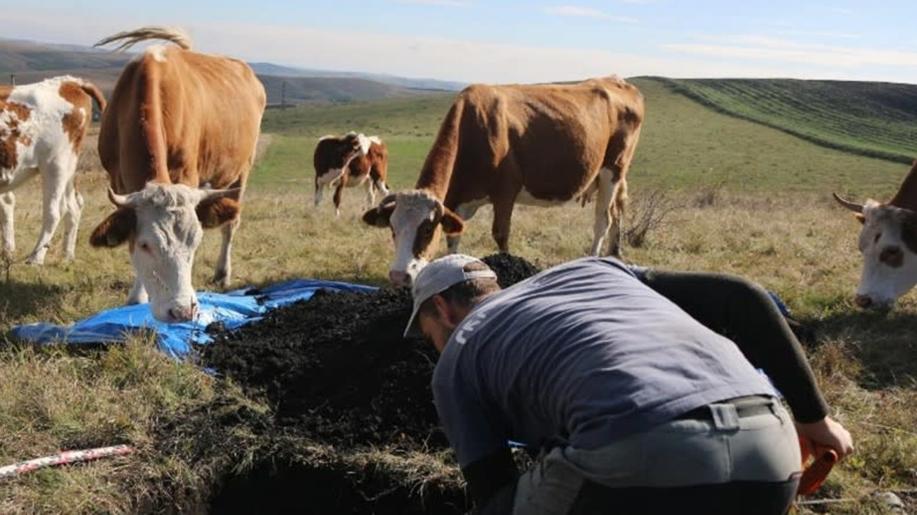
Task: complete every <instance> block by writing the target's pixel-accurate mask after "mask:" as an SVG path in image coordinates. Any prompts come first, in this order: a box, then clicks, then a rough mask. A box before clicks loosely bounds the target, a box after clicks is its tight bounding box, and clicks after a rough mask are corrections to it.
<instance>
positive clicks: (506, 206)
mask: <svg viewBox="0 0 917 515" xmlns="http://www.w3.org/2000/svg"><path fill="white" fill-rule="evenodd" d="M514 200H515V195H513V197H512V200H498V201H495V202H494V223H493V226H492V227H491V229H490V234H491V235H492V236H493V238H494V241H495V242H497V248H498V249H500V252H509V229H510V224H511V222H512V219H513V203H514Z"/></svg>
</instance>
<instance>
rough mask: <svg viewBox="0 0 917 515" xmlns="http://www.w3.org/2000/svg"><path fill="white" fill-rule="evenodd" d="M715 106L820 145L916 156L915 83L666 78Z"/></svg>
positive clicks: (879, 154) (895, 157) (891, 155)
mask: <svg viewBox="0 0 917 515" xmlns="http://www.w3.org/2000/svg"><path fill="white" fill-rule="evenodd" d="M668 82H669V83H670V84H671V85H672V86H673V87H674V88H676V89H677V90H678V91H680V92H681V93H683V94H685V95H687V96H689V97H691V98H693V99H695V100H697V101H698V102H700V103H702V104H704V105H707V106H709V107H711V108H714V109H716V110H719V111H721V112H724V113H728V114H731V115H734V116H739V117H741V118H745V119H748V120H752V121H756V122H759V123H763V124H766V125H768V126H771V127H774V128H777V129H780V130H782V131H785V132H789V133H790V134H794V135H796V136H800V137H802V138H805V139H808V140H810V141H813V142H816V143H818V144H820V145H825V146H828V147H831V148H838V149H841V150H846V151H849V152H855V153H859V154H863V155H866V156H873V157H880V158H883V159H891V160H897V161H901V162H905V163H909V162H910V161H911V160H912V159H914V157H917V86H914V85H912V84H892V83H874V82H868V83H867V82H844V81H805V80H791V79H769V80H759V79H744V80H743V79H687V80H673V81H668Z"/></svg>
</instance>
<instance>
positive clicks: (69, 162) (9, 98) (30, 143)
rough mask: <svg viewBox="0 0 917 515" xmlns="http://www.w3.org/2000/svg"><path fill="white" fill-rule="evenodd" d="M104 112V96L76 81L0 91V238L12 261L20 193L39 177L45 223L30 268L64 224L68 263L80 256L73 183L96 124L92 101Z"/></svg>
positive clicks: (77, 203) (79, 200)
mask: <svg viewBox="0 0 917 515" xmlns="http://www.w3.org/2000/svg"><path fill="white" fill-rule="evenodd" d="M93 100H95V101H96V103H98V105H99V109H105V98H104V97H103V96H102V92H101V91H99V89H98V88H97V87H95V86H94V85H92V84H91V83H89V82H87V81H84V80H82V79H78V78H75V77H69V76H64V77H55V78H53V79H46V80H44V81H42V82H38V83H35V84H27V85H22V86H13V87H11V86H0V237H2V239H3V248H2V251H3V253H4V254H6V255H7V256H8V257H9V258H12V255H13V253H14V251H15V248H16V243H15V232H14V230H13V209H14V207H15V205H16V197H15V194H14V193H13V190H15V189H16V188H17V187H19V186H20V185H22V184H23V183H25V182H26V181H28V180H29V179H31V178H32V177H35V176H37V175H41V187H42V206H43V207H42V223H41V233H40V234H39V236H38V243H36V244H35V249H34V250H32V253H31V254H29V257H28V258H27V262H28V263H32V264H36V265H40V264H43V263H44V261H45V255H46V254H47V252H48V247H49V246H50V244H51V238H52V237H53V236H54V231H55V230H56V229H57V225H58V224H59V223H60V221H61V218H63V221H64V259H65V260H67V261H70V260H72V259H73V258H74V256H75V254H76V235H77V229H78V227H79V224H80V215H81V213H82V211H83V197H82V196H81V195H80V194H79V192H77V191H76V185H75V184H74V177H75V174H76V165H77V161H78V160H79V156H80V149H81V147H82V144H83V138H85V137H86V131H87V130H88V129H89V125H90V123H91V122H92V101H93Z"/></svg>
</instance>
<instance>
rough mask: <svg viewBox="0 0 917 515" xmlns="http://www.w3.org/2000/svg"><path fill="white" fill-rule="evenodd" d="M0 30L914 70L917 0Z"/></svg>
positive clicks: (478, 60) (322, 6)
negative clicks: (162, 28)
mask: <svg viewBox="0 0 917 515" xmlns="http://www.w3.org/2000/svg"><path fill="white" fill-rule="evenodd" d="M0 7H2V9H3V12H4V16H3V17H4V24H3V25H4V30H3V33H2V36H3V37H10V38H26V39H33V40H41V41H53V42H61V43H78V44H91V43H92V42H94V41H96V40H98V39H100V38H101V37H103V36H105V35H108V34H110V33H113V32H117V31H119V30H124V29H128V28H133V27H136V26H139V25H143V24H166V25H177V26H181V27H184V28H185V29H187V30H188V32H189V33H190V34H191V36H192V38H193V39H194V41H195V44H196V46H197V48H199V49H201V50H204V51H209V52H217V53H223V54H227V55H233V56H237V57H241V58H244V59H247V60H251V61H271V62H275V63H278V64H287V65H293V66H301V67H310V68H322V69H336V70H351V71H369V72H381V73H391V74H395V75H406V76H415V77H433V78H439V79H451V80H460V81H469V82H470V81H479V82H536V81H551V80H572V79H578V78H584V77H588V76H597V75H609V74H612V73H617V74H619V75H622V76H634V75H647V74H652V75H666V76H673V77H798V78H827V79H852V80H888V81H895V82H910V83H917V31H913V30H910V25H911V22H912V20H914V19H915V18H917V2H910V1H897V0H895V1H877V2H869V3H865V2H853V1H839V2H829V1H824V2H794V1H783V0H776V1H774V0H771V1H736V0H732V1H722V0H709V1H704V0H696V1H685V0H608V1H603V2H600V1H591V0H582V1H576V0H569V1H567V0H559V1H556V2H552V1H534V2H522V1H515V0H507V1H500V0H491V1H482V0H367V1H356V0H353V1H349V2H311V1H309V2H283V1H277V0H259V1H248V2H242V1H238V0H225V1H216V0H195V1H190V0H185V1H178V0H157V1H156V2H130V1H123V0H122V1H109V0H95V1H91V0H86V1H65V0H37V1H36V0H33V1H31V2H22V1H21V0H19V1H17V2H8V1H5V0H0Z"/></svg>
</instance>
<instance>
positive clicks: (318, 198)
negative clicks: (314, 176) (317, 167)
mask: <svg viewBox="0 0 917 515" xmlns="http://www.w3.org/2000/svg"><path fill="white" fill-rule="evenodd" d="M327 187H328V186H327V185H326V184H325V183H321V182H317V181H316V183H315V207H318V205H319V204H321V203H322V197H323V196H324V194H325V188H327Z"/></svg>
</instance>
